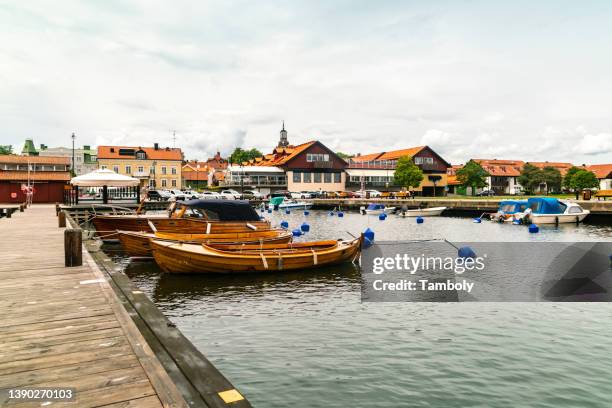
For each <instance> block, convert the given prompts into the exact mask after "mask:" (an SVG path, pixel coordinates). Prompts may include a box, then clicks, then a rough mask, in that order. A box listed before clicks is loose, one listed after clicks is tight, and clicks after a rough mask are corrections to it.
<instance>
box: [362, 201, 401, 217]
mask: <svg viewBox="0 0 612 408" xmlns="http://www.w3.org/2000/svg"><path fill="white" fill-rule="evenodd" d="M395 209H396V207H387V206H385V205H384V204H375V203H372V204H368V206H367V207H364V206H361V207H359V212H360V213H361V214H364V215H365V214H367V215H376V214H382V213H386V214H389V213H392V212H394V211H395Z"/></svg>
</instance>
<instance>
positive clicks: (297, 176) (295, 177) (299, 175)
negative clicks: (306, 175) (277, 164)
mask: <svg viewBox="0 0 612 408" xmlns="http://www.w3.org/2000/svg"><path fill="white" fill-rule="evenodd" d="M293 182H294V183H301V182H302V173H300V172H299V171H294V172H293Z"/></svg>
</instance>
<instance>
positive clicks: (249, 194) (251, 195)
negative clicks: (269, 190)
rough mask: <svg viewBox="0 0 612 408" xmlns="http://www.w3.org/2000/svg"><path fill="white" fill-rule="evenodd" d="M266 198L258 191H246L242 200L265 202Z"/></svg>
mask: <svg viewBox="0 0 612 408" xmlns="http://www.w3.org/2000/svg"><path fill="white" fill-rule="evenodd" d="M265 197H266V196H265V195H264V194H263V193H260V192H259V191H257V190H244V192H243V193H242V198H244V199H245V200H263V199H264V198H265Z"/></svg>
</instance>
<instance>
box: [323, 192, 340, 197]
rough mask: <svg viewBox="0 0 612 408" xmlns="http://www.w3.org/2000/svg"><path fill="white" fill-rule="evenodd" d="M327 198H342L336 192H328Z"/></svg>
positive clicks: (326, 193)
mask: <svg viewBox="0 0 612 408" xmlns="http://www.w3.org/2000/svg"><path fill="white" fill-rule="evenodd" d="M325 198H340V195H339V194H338V193H337V192H335V191H326V192H325Z"/></svg>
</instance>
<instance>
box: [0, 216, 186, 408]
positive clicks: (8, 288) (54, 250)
mask: <svg viewBox="0 0 612 408" xmlns="http://www.w3.org/2000/svg"><path fill="white" fill-rule="evenodd" d="M0 255H1V258H0V316H1V317H0V389H5V388H14V387H26V386H27V387H74V388H75V389H76V401H74V402H65V403H59V402H53V403H52V404H50V405H49V406H52V407H57V406H70V407H75V406H78V407H99V406H105V407H162V406H164V407H187V404H186V402H185V400H184V399H183V397H182V396H181V394H180V392H179V391H178V389H177V388H176V386H175V384H174V383H173V382H172V380H171V379H170V378H169V377H168V374H167V373H166V371H164V369H163V367H162V365H161V364H160V362H159V361H158V359H157V358H156V356H155V354H154V353H153V352H152V351H151V349H150V347H149V346H148V344H147V343H146V341H145V340H144V338H143V337H142V335H141V334H140V332H139V331H138V329H137V328H136V326H135V325H134V323H133V321H132V320H131V319H130V317H129V315H128V314H127V312H126V311H125V309H124V308H123V307H122V305H121V304H120V303H119V301H118V299H117V297H116V295H115V293H114V292H113V290H112V288H111V287H110V285H109V284H108V282H107V281H106V278H105V276H104V274H103V273H102V272H101V271H100V270H99V269H98V267H97V266H96V264H95V263H94V262H93V260H92V259H91V257H90V256H89V255H88V254H87V253H86V252H84V253H83V266H80V267H73V268H66V267H64V242H63V229H62V228H58V224H57V218H56V216H55V208H54V206H52V205H35V206H32V207H30V208H28V209H27V210H26V212H23V213H15V214H14V215H13V217H12V218H8V219H6V218H4V219H1V220H0ZM5 404H6V401H0V406H5ZM8 406H11V407H13V406H14V407H22V406H23V407H26V406H33V407H34V406H36V407H39V406H41V402H29V403H21V404H14V405H8Z"/></svg>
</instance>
